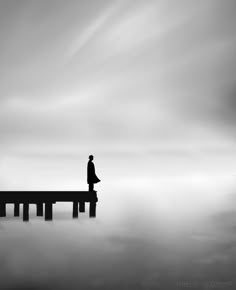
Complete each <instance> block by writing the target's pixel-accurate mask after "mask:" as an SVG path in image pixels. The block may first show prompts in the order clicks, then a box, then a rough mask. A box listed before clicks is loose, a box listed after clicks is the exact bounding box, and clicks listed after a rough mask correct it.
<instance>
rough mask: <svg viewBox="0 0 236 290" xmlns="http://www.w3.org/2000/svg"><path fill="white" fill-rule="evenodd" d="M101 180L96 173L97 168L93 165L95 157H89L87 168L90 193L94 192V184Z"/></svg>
mask: <svg viewBox="0 0 236 290" xmlns="http://www.w3.org/2000/svg"><path fill="white" fill-rule="evenodd" d="M100 181H101V180H100V179H99V178H98V177H97V175H96V173H95V166H94V164H93V155H90V156H89V161H88V167H87V183H88V185H89V191H93V185H94V183H98V182H100Z"/></svg>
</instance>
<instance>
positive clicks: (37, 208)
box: [36, 203, 43, 216]
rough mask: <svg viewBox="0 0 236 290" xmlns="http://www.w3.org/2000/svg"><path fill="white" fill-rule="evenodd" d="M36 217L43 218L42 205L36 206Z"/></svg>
mask: <svg viewBox="0 0 236 290" xmlns="http://www.w3.org/2000/svg"><path fill="white" fill-rule="evenodd" d="M36 215H37V216H43V204H42V203H37V204H36Z"/></svg>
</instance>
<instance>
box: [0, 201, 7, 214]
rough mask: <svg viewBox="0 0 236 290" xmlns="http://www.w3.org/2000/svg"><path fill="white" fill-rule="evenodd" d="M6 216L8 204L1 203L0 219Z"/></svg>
mask: <svg viewBox="0 0 236 290" xmlns="http://www.w3.org/2000/svg"><path fill="white" fill-rule="evenodd" d="M4 216H6V204H5V203H0V217H4Z"/></svg>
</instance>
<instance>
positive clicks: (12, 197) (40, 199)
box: [0, 191, 98, 221]
mask: <svg viewBox="0 0 236 290" xmlns="http://www.w3.org/2000/svg"><path fill="white" fill-rule="evenodd" d="M97 201H98V198H97V192H96V191H0V217H5V216H6V204H8V203H9V204H14V216H20V204H23V221H28V220H29V205H30V204H35V205H36V214H37V216H43V214H44V217H45V220H47V221H49V220H52V219H53V204H55V203H56V202H72V203H73V210H72V216H73V218H77V217H78V210H79V211H80V212H85V203H86V202H88V203H89V216H90V217H96V204H97ZM44 208H45V210H44Z"/></svg>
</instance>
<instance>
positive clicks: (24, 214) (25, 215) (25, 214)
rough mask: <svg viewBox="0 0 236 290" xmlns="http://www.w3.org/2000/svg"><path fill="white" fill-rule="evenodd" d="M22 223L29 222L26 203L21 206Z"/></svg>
mask: <svg viewBox="0 0 236 290" xmlns="http://www.w3.org/2000/svg"><path fill="white" fill-rule="evenodd" d="M23 221H24V222H27V221H29V204H28V203H24V204H23Z"/></svg>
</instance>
